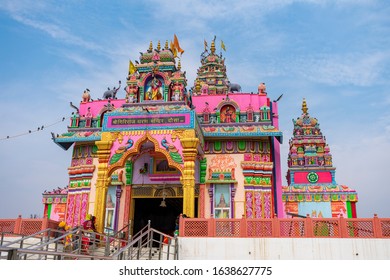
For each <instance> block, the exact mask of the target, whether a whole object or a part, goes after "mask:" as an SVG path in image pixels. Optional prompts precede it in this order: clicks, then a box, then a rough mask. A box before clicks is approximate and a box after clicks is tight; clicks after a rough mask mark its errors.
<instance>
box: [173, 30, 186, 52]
mask: <svg viewBox="0 0 390 280" xmlns="http://www.w3.org/2000/svg"><path fill="white" fill-rule="evenodd" d="M173 44H174V45H175V47H176V50H177V51H178V52H179V53H180V54H183V53H184V50H183V49H182V48H180V45H179V40H178V39H177V37H176V34H174V37H173Z"/></svg>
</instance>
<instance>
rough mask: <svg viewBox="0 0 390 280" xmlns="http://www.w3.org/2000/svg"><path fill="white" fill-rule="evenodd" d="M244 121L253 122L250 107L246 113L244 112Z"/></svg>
mask: <svg viewBox="0 0 390 280" xmlns="http://www.w3.org/2000/svg"><path fill="white" fill-rule="evenodd" d="M246 121H247V122H253V109H252V107H249V108H248V110H247V112H246Z"/></svg>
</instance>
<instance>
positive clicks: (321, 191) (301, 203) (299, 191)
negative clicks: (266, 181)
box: [283, 99, 358, 218]
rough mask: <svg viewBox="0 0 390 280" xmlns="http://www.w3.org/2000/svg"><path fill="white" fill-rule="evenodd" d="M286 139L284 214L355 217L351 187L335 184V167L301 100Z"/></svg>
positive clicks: (327, 147) (318, 128)
mask: <svg viewBox="0 0 390 280" xmlns="http://www.w3.org/2000/svg"><path fill="white" fill-rule="evenodd" d="M293 125H294V130H293V137H292V138H291V139H290V141H289V147H290V150H289V154H288V160H287V164H288V171H287V176H286V178H287V183H288V186H283V202H284V204H285V210H286V213H287V215H298V216H303V217H305V216H307V215H309V216H310V217H323V218H332V217H340V216H341V217H346V218H356V217H357V214H356V203H357V201H358V196H357V193H356V191H355V190H353V189H350V188H349V187H348V186H346V185H339V184H337V183H336V167H334V166H333V163H332V154H331V153H330V147H329V145H328V144H327V143H326V138H325V136H324V135H323V134H322V132H321V129H320V124H319V122H318V120H317V119H316V118H314V117H311V116H310V114H309V112H308V107H307V103H306V100H305V99H303V102H302V115H301V116H300V117H298V118H297V119H293Z"/></svg>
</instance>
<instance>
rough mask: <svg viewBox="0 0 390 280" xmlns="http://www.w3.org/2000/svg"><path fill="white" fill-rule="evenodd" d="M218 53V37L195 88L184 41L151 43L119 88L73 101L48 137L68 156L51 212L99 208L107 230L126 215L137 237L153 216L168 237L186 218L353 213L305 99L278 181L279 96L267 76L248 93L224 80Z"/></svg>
mask: <svg viewBox="0 0 390 280" xmlns="http://www.w3.org/2000/svg"><path fill="white" fill-rule="evenodd" d="M208 43H210V47H208ZM223 51H225V46H224V44H223V42H222V41H221V47H220V48H219V50H217V46H216V39H215V37H214V39H213V40H212V41H211V42H206V41H205V42H204V51H203V52H202V53H201V55H200V65H199V68H198V70H197V75H196V78H195V81H193V83H191V86H188V81H187V78H186V71H183V70H182V68H181V59H182V58H183V56H182V54H183V53H184V50H183V49H182V48H181V47H180V44H179V42H178V39H177V37H176V36H175V37H174V39H173V41H171V42H169V41H168V40H167V41H166V42H165V45H164V46H162V45H161V43H160V41H159V42H158V43H157V44H156V45H154V44H153V42H150V44H149V47H148V48H147V49H146V51H144V52H141V53H140V57H139V59H138V60H135V63H133V62H132V61H131V60H130V61H129V70H128V73H125V75H124V76H125V78H124V79H123V80H126V81H125V82H124V83H122V82H121V81H119V82H118V84H117V85H115V86H114V87H112V88H111V89H110V88H107V90H105V91H104V90H102V92H101V93H99V94H98V95H97V96H95V95H94V93H92V92H90V90H89V89H85V90H84V91H83V92H82V94H81V101H80V103H79V104H77V105H75V104H73V103H72V102H71V107H72V109H73V113H72V117H71V120H70V124H69V126H68V130H67V131H66V132H64V133H61V134H55V133H52V137H53V141H54V142H55V143H56V144H58V145H59V146H60V147H61V148H63V149H65V150H68V149H70V148H71V149H72V150H73V153H72V158H71V161H70V166H69V168H68V174H69V185H68V187H67V189H66V192H65V194H64V192H62V193H61V194H58V195H57V194H56V193H47V194H44V203H45V216H48V217H50V216H51V215H58V214H53V213H54V212H53V211H54V210H53V209H57V208H61V207H62V208H61V209H63V215H62V216H61V217H62V218H63V219H65V221H66V223H67V224H68V225H71V226H76V225H80V224H82V223H83V221H84V219H85V217H86V215H87V214H93V215H95V216H96V217H97V229H98V231H100V232H106V233H109V232H110V231H118V230H120V229H121V228H123V227H124V226H125V225H127V224H128V223H129V221H132V223H131V230H132V231H133V232H137V231H138V230H140V229H141V228H142V227H143V226H144V225H145V224H146V222H147V221H149V220H150V221H151V223H152V226H153V227H154V228H156V229H158V230H160V231H162V232H165V233H167V234H172V232H173V230H174V227H175V220H176V217H177V216H178V215H180V214H186V215H187V216H188V217H193V218H194V217H199V218H216V219H218V218H242V217H244V218H257V219H259V218H273V217H279V218H283V217H286V216H288V215H303V216H305V215H307V214H310V216H318V217H321V216H322V217H334V216H337V215H340V214H342V215H345V216H348V217H356V206H355V205H356V202H357V194H356V192H355V191H353V190H351V189H349V188H348V187H346V186H344V185H338V184H336V182H335V168H334V167H333V166H332V156H331V154H330V151H329V146H328V145H327V144H326V141H325V137H323V136H322V133H321V130H320V128H319V124H318V121H317V119H315V118H312V117H310V115H309V114H308V109H307V106H306V101H304V103H303V105H302V111H303V114H302V116H301V117H300V118H298V119H297V120H294V136H293V138H292V139H291V140H290V143H289V144H290V153H289V156H288V168H289V169H288V174H287V181H288V186H284V187H282V177H281V162H280V145H281V144H282V132H281V131H280V130H279V120H278V116H279V113H278V99H276V100H273V101H271V99H270V97H269V96H268V93H267V90H266V85H265V83H264V82H261V81H259V84H258V87H257V88H256V89H254V90H253V91H251V92H242V90H241V86H240V85H239V84H236V83H232V82H231V81H230V80H229V78H228V75H227V69H226V65H225V57H224V56H223ZM122 85H123V88H122ZM187 87H188V89H187ZM50 198H51V199H50ZM54 201H57V202H61V205H59V206H56V207H54V206H53V205H50V204H52V203H54ZM53 217H54V216H53Z"/></svg>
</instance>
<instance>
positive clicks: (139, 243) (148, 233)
mask: <svg viewBox="0 0 390 280" xmlns="http://www.w3.org/2000/svg"><path fill="white" fill-rule="evenodd" d="M154 233H156V234H158V235H159V236H160V239H159V240H157V239H154V238H153V236H154ZM145 237H147V238H146V239H145ZM165 238H167V239H168V244H166V245H168V247H167V248H168V251H167V259H169V254H170V252H169V246H170V245H171V243H172V242H171V241H172V240H175V244H174V252H173V256H174V257H173V258H174V259H177V242H176V241H177V238H175V237H173V236H170V235H167V234H165V233H163V232H161V231H158V230H156V229H154V228H151V227H150V221H149V222H148V225H146V226H145V227H144V228H143V229H141V230H140V231H139V232H138V233H137V234H136V235H134V237H133V239H132V240H131V242H129V243H128V244H127V245H126V246H124V247H122V248H121V249H120V250H118V251H117V252H116V253H114V254H112V258H113V259H119V258H124V257H125V256H126V255H127V257H128V259H133V256H134V254H133V250H132V249H134V248H136V250H137V251H136V256H137V259H140V258H141V257H142V256H143V254H146V253H149V259H151V250H152V247H153V243H154V242H157V243H158V244H159V250H160V251H159V259H161V249H162V245H164V244H165V243H164V239H165ZM145 247H146V248H148V252H146V251H145V252H144V253H143V254H141V249H142V248H145ZM126 253H127V254H126Z"/></svg>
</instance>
